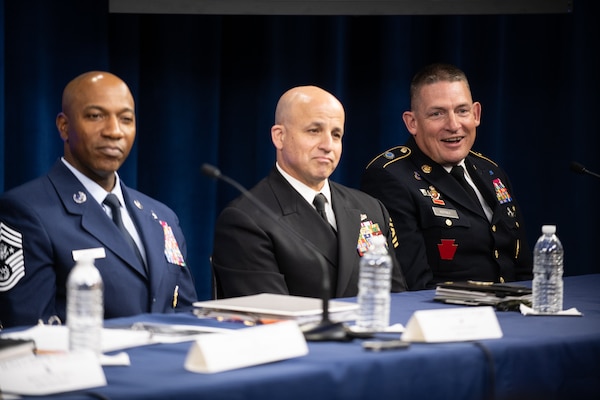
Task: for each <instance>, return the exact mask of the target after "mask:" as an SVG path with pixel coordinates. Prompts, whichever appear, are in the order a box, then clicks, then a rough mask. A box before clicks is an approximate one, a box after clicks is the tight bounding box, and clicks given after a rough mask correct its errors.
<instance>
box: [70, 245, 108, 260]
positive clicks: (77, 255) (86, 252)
mask: <svg viewBox="0 0 600 400" xmlns="http://www.w3.org/2000/svg"><path fill="white" fill-rule="evenodd" d="M71 255H72V256H73V261H79V260H83V259H94V260H97V259H99V258H105V257H106V250H104V247H92V248H90V249H81V250H73V251H72V252H71Z"/></svg>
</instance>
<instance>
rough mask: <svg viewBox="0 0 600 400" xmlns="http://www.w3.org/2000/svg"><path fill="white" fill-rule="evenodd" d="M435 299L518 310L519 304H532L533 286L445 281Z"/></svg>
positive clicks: (437, 291) (438, 286)
mask: <svg viewBox="0 0 600 400" xmlns="http://www.w3.org/2000/svg"><path fill="white" fill-rule="evenodd" d="M434 300H437V301H441V302H444V303H450V304H461V305H472V306H481V305H489V306H494V307H496V308H497V309H500V310H515V311H518V309H519V308H518V305H519V304H521V303H523V304H531V288H528V287H526V286H522V285H516V284H506V283H492V282H479V281H465V282H445V283H440V284H438V285H437V288H436V289H435V297H434Z"/></svg>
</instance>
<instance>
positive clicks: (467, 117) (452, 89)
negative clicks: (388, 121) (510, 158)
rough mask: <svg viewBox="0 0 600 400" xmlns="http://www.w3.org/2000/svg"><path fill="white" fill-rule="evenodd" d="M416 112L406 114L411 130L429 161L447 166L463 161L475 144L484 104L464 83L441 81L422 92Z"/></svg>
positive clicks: (416, 105)
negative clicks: (479, 101)
mask: <svg viewBox="0 0 600 400" xmlns="http://www.w3.org/2000/svg"><path fill="white" fill-rule="evenodd" d="M412 108H413V109H412V111H407V112H405V113H404V114H403V119H404V123H405V124H406V128H407V129H408V131H409V132H410V133H411V134H412V135H413V136H414V138H415V141H416V142H417V145H418V146H419V148H420V149H421V151H423V153H425V154H426V155H427V156H429V158H431V159H432V160H433V161H435V162H437V163H438V164H441V165H444V166H451V165H456V164H457V163H459V162H460V161H461V160H463V159H464V158H465V157H466V156H467V154H468V153H469V151H470V150H471V147H472V146H473V143H474V142H475V136H476V128H477V127H478V126H479V123H480V117H481V104H479V103H478V102H473V100H472V98H471V92H470V90H469V87H468V86H467V84H466V83H465V82H464V81H453V82H448V81H438V82H435V83H430V84H425V85H423V86H421V87H420V89H418V91H417V93H416V95H415V99H414V101H413V107H412Z"/></svg>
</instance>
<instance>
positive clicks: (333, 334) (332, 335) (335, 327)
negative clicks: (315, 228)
mask: <svg viewBox="0 0 600 400" xmlns="http://www.w3.org/2000/svg"><path fill="white" fill-rule="evenodd" d="M201 171H202V173H203V174H204V175H207V176H209V177H211V178H213V179H220V180H222V181H224V182H226V183H228V184H230V185H231V186H233V187H234V188H236V189H237V190H239V191H240V192H241V193H242V194H243V195H244V196H246V198H247V199H248V200H250V201H251V202H252V204H254V205H255V206H256V207H257V208H258V209H259V210H260V211H261V212H262V213H263V214H265V215H266V216H267V217H269V218H270V219H271V220H272V221H273V222H275V224H276V226H280V227H281V228H282V229H283V230H284V231H286V233H288V234H290V235H292V236H294V237H295V238H296V239H298V240H299V241H300V242H301V243H302V244H303V245H304V246H305V247H306V248H308V249H310V250H311V251H312V252H313V253H314V255H315V256H316V257H317V259H318V260H319V266H320V267H321V274H322V279H321V283H322V286H321V292H322V293H321V300H323V314H322V318H321V322H319V323H317V324H316V325H310V326H308V327H302V328H301V329H302V332H303V334H304V338H305V339H306V340H308V341H347V340H351V339H352V336H353V335H354V333H352V332H350V331H349V330H348V329H346V327H345V326H344V324H343V323H341V322H336V323H334V322H332V321H331V320H330V319H329V291H330V288H331V282H330V279H329V272H328V271H327V265H326V263H325V258H324V257H323V255H322V254H321V253H320V252H319V250H318V249H317V248H316V246H315V245H314V244H313V243H312V242H310V241H308V240H306V238H305V237H303V236H301V235H300V234H299V233H298V232H296V231H295V230H294V229H292V228H291V227H290V226H289V225H288V224H286V223H285V222H284V221H280V220H279V217H278V216H277V215H276V214H275V213H274V212H273V211H272V210H270V209H269V208H268V207H267V206H266V205H265V204H264V203H263V202H262V201H260V200H259V199H257V198H256V196H254V195H253V194H252V193H251V192H250V191H249V190H248V189H246V188H245V187H244V186H242V185H241V184H240V183H238V182H237V181H235V180H233V179H231V178H229V177H228V176H226V175H223V174H222V173H221V171H220V170H219V169H218V168H217V167H215V166H213V165H210V164H203V165H202V167H201Z"/></svg>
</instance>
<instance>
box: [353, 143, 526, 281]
mask: <svg viewBox="0 0 600 400" xmlns="http://www.w3.org/2000/svg"><path fill="white" fill-rule="evenodd" d="M465 165H466V168H467V170H468V173H469V175H470V177H471V178H472V180H473V181H474V183H475V184H476V186H477V188H478V190H479V191H480V192H481V194H482V196H483V197H484V198H485V201H486V203H487V204H488V205H489V206H490V208H491V210H492V212H493V215H492V218H491V221H489V220H488V218H487V217H486V215H485V214H484V211H483V208H482V207H481V205H480V203H477V202H475V201H474V200H473V199H472V197H469V195H468V194H467V192H466V191H465V190H464V189H463V188H462V186H461V185H460V184H459V183H458V181H457V180H456V179H455V178H454V177H452V176H451V175H450V173H448V172H447V171H446V170H445V169H444V168H443V167H442V166H441V165H439V164H437V163H436V162H434V161H433V160H431V159H430V158H429V157H427V156H426V155H425V154H424V153H423V152H422V151H420V149H419V148H418V147H417V145H416V142H415V140H414V138H413V137H412V136H411V138H410V139H409V140H408V142H407V143H406V145H404V146H397V147H394V148H391V149H389V150H387V151H385V152H383V153H381V154H380V155H378V156H377V157H376V158H375V159H374V160H373V161H371V162H370V163H369V164H368V166H367V168H366V170H365V171H364V173H363V176H362V179H361V189H362V190H364V191H365V192H367V193H369V194H371V195H372V196H374V197H376V198H378V199H379V200H381V201H382V202H383V204H384V205H385V206H386V208H387V209H388V211H389V212H390V215H391V217H392V220H393V223H394V226H395V228H396V235H397V237H398V242H399V245H398V247H397V248H396V256H397V258H398V260H399V262H400V265H401V266H402V268H403V271H404V276H405V278H406V282H407V284H408V288H409V290H418V289H427V288H433V287H435V284H436V283H439V282H446V281H464V280H478V281H486V282H487V281H489V282H509V281H515V280H526V279H531V270H532V255H531V253H530V250H529V246H528V244H527V239H526V233H525V229H524V224H523V215H522V212H521V208H520V207H519V205H518V203H517V201H516V199H515V198H514V197H513V190H512V186H511V183H510V181H509V179H508V176H507V175H506V173H505V172H504V171H503V170H502V169H501V168H500V167H499V166H498V165H497V164H496V163H494V162H493V161H491V160H490V159H488V158H486V157H484V156H483V155H481V154H479V153H476V152H473V151H471V152H470V153H469V155H468V156H467V157H466V159H465Z"/></svg>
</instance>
